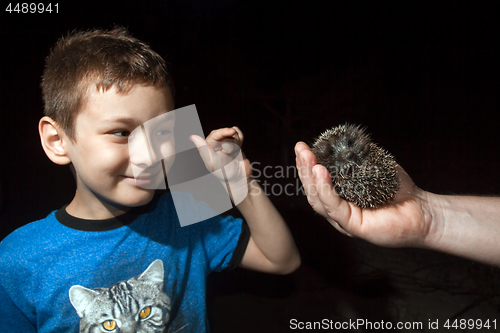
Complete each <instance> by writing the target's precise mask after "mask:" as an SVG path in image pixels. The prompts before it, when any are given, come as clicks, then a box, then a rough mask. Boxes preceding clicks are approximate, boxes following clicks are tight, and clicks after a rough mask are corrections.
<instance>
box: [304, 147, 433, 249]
mask: <svg viewBox="0 0 500 333" xmlns="http://www.w3.org/2000/svg"><path fill="white" fill-rule="evenodd" d="M295 154H296V163H297V169H298V170H299V177H300V180H301V181H302V184H303V187H304V191H305V193H306V195H307V200H308V201H309V204H310V205H311V206H312V208H313V209H314V210H315V211H316V213H318V214H320V215H321V216H323V217H324V218H325V219H326V220H327V221H328V222H329V223H330V224H331V225H332V226H334V227H335V228H336V229H337V230H339V231H340V232H342V233H344V234H346V235H348V236H351V237H359V238H363V239H365V240H367V241H369V242H371V243H374V244H377V245H380V246H386V247H403V246H413V247H420V246H424V241H425V239H426V237H427V236H428V235H429V232H430V230H431V222H432V221H431V219H430V217H429V214H428V213H427V208H426V206H427V205H426V203H427V197H428V194H429V193H428V192H425V191H423V190H421V189H419V188H418V187H417V186H416V185H415V184H414V183H413V181H412V179H411V178H410V176H409V175H408V174H407V173H406V172H405V171H404V170H403V168H401V167H400V166H398V167H397V174H398V178H399V180H400V184H401V186H400V188H399V190H398V191H397V193H396V197H395V198H394V200H393V201H391V202H390V203H388V204H386V205H384V206H382V207H379V208H375V209H372V208H366V209H361V208H359V207H358V206H356V205H355V204H353V203H352V202H348V201H346V200H344V199H342V198H341V197H340V196H339V195H338V194H337V192H336V191H335V189H334V188H333V186H332V180H331V178H330V175H329V173H328V170H327V169H326V168H325V167H324V166H322V165H319V164H317V160H316V156H315V155H314V153H313V152H312V151H311V150H310V148H309V147H308V146H307V145H306V144H305V143H303V142H298V143H297V145H296V146H295Z"/></svg>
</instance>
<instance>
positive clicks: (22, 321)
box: [0, 285, 37, 333]
mask: <svg viewBox="0 0 500 333" xmlns="http://www.w3.org/2000/svg"><path fill="white" fill-rule="evenodd" d="M0 304H1V305H0V327H2V331H3V332H23V333H36V332H37V330H36V327H35V326H33V324H32V323H31V322H30V321H29V320H28V318H27V317H26V316H25V315H24V314H23V313H22V312H21V310H20V309H19V308H18V307H17V306H16V305H15V304H14V302H13V301H12V299H11V298H10V296H9V295H8V294H7V292H6V291H5V289H4V288H3V286H2V285H0Z"/></svg>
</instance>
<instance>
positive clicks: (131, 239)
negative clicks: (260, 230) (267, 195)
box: [0, 194, 249, 333]
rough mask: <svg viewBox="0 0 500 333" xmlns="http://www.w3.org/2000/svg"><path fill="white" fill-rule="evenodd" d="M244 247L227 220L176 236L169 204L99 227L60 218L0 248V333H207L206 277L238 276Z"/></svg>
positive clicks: (157, 201)
mask: <svg viewBox="0 0 500 333" xmlns="http://www.w3.org/2000/svg"><path fill="white" fill-rule="evenodd" d="M185 207H186V208H185V209H189V211H190V212H192V214H196V212H197V211H200V209H201V210H203V209H205V208H204V207H203V205H201V206H200V204H199V203H197V202H195V201H194V200H193V198H192V197H190V196H186V199H185ZM248 238H249V232H248V227H246V224H244V223H243V222H242V221H241V220H240V219H235V218H233V217H221V216H216V217H214V218H211V219H209V220H206V221H203V222H200V223H196V224H192V225H190V226H186V227H180V225H179V221H178V219H177V215H176V212H175V209H174V205H173V202H172V198H171V195H170V194H165V195H163V196H161V197H160V196H158V197H155V198H154V199H153V201H152V202H151V203H149V204H148V205H146V206H144V207H140V208H135V209H133V210H131V211H130V212H128V213H126V214H124V215H122V216H119V217H117V218H113V219H109V220H104V221H90V220H81V219H77V218H74V217H72V216H70V215H68V214H67V213H66V211H65V209H60V210H58V211H57V212H52V213H51V214H49V215H48V216H47V217H46V218H45V219H43V220H39V221H36V222H33V223H30V224H28V225H26V226H24V227H22V228H20V229H18V230H16V231H14V232H13V233H12V234H10V235H9V236H8V237H6V238H5V239H4V240H3V241H2V242H1V243H0V327H1V330H2V331H4V332H23V333H29V332H39V333H46V332H47V333H48V332H53V333H56V332H57V333H61V332H79V331H80V332H114V331H117V330H118V329H121V330H122V331H130V332H164V330H165V331H168V332H205V331H209V328H208V322H207V318H206V304H205V303H206V302H205V289H206V277H207V275H208V274H209V273H210V272H212V271H221V270H224V269H228V268H233V267H235V266H237V265H238V264H239V262H240V260H241V258H242V256H243V253H244V251H245V249H246V245H247V243H248ZM70 290H71V291H70ZM79 327H80V330H79Z"/></svg>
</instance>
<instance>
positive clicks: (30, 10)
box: [5, 2, 59, 14]
mask: <svg viewBox="0 0 500 333" xmlns="http://www.w3.org/2000/svg"><path fill="white" fill-rule="evenodd" d="M5 11H6V12H9V13H10V14H12V13H17V14H35V13H38V14H43V13H50V14H52V13H55V14H58V13H59V4H58V3H55V4H52V3H49V4H48V5H45V4H43V3H41V2H40V3H35V2H31V3H27V2H23V3H15V4H13V3H9V4H8V5H7V8H5Z"/></svg>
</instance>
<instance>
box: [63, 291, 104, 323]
mask: <svg viewBox="0 0 500 333" xmlns="http://www.w3.org/2000/svg"><path fill="white" fill-rule="evenodd" d="M97 295H98V293H97V292H96V291H95V290H92V289H87V288H85V287H82V286H73V287H71V288H69V300H70V301H71V304H73V307H74V308H75V310H76V313H78V316H79V317H80V318H83V315H84V313H85V309H87V308H88V307H90V305H91V304H92V301H93V300H94V298H95V297H96V296H97Z"/></svg>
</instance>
